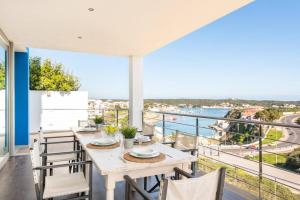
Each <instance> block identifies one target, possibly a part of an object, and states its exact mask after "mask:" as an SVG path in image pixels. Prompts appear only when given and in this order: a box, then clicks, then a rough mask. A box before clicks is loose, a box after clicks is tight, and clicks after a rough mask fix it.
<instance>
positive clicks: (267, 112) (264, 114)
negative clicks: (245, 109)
mask: <svg viewBox="0 0 300 200" xmlns="http://www.w3.org/2000/svg"><path fill="white" fill-rule="evenodd" d="M281 116H282V112H281V111H280V110H279V109H276V108H267V109H264V110H262V111H258V112H257V113H255V118H256V119H261V120H263V121H267V122H271V121H274V120H276V119H279V118H280V117H281Z"/></svg>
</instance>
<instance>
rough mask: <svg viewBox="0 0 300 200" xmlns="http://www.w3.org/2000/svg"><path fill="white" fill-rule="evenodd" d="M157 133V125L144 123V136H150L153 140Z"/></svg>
mask: <svg viewBox="0 0 300 200" xmlns="http://www.w3.org/2000/svg"><path fill="white" fill-rule="evenodd" d="M154 133H155V125H151V124H148V123H146V122H144V123H143V135H145V136H149V137H150V138H152V137H153V136H154Z"/></svg>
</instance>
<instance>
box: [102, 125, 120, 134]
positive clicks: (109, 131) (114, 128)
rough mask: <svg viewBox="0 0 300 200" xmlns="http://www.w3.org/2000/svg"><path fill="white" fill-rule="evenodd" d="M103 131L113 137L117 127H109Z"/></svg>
mask: <svg viewBox="0 0 300 200" xmlns="http://www.w3.org/2000/svg"><path fill="white" fill-rule="evenodd" d="M104 131H105V133H106V134H107V135H114V134H115V133H116V132H117V131H118V127H117V126H112V125H109V126H106V127H105V128H104Z"/></svg>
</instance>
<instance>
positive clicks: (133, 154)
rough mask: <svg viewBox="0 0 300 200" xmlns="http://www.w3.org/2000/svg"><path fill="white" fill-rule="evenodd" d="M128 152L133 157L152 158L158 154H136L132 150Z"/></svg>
mask: <svg viewBox="0 0 300 200" xmlns="http://www.w3.org/2000/svg"><path fill="white" fill-rule="evenodd" d="M129 154H130V155H131V156H133V157H136V158H154V157H157V156H159V154H160V153H159V152H157V153H155V154H152V155H147V156H146V155H138V154H135V153H133V152H129Z"/></svg>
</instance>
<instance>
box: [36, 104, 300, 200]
mask: <svg viewBox="0 0 300 200" xmlns="http://www.w3.org/2000/svg"><path fill="white" fill-rule="evenodd" d="M81 111H83V112H84V113H85V116H84V118H85V119H92V118H93V117H94V116H95V115H100V116H103V117H104V120H105V122H107V123H111V124H115V125H118V126H121V125H123V124H127V123H128V110H126V109H105V110H103V109H97V110H95V109H44V110H43V111H42V112H44V113H48V114H49V113H52V114H53V116H55V117H54V118H53V120H54V121H53V122H51V119H49V118H48V119H47V120H48V123H53V125H55V121H60V120H61V119H65V118H66V116H65V115H61V113H62V112H63V113H65V114H66V113H69V114H67V115H68V116H69V115H70V116H74V123H76V124H75V125H77V121H78V120H80V119H81V118H82V116H80V114H79V113H77V112H81ZM78 114H79V115H78ZM51 116H52V115H51ZM79 117H81V118H79ZM60 118H61V119H60ZM186 119H189V120H186ZM64 121H66V120H64ZM68 121H70V120H68ZM217 121H218V122H219V123H222V122H227V124H228V125H229V127H231V128H227V129H226V128H225V129H224V128H218V126H215V125H214V124H215V122H217ZM143 122H144V123H147V124H152V125H153V126H155V127H156V129H155V130H156V131H155V132H156V135H158V136H160V137H159V138H160V139H162V140H164V141H168V140H172V139H173V138H174V137H172V136H173V135H174V134H175V133H176V132H177V131H179V132H183V133H185V134H192V135H197V136H198V138H199V155H198V156H199V162H198V168H199V169H200V170H202V171H206V172H208V171H211V170H214V169H216V168H218V167H220V166H225V167H227V176H226V177H227V178H226V180H227V182H229V183H231V184H234V185H236V186H239V187H241V188H243V189H245V190H247V191H249V192H251V193H252V194H254V195H257V197H259V198H260V199H299V197H300V174H299V171H297V170H296V169H292V168H291V167H289V166H287V165H285V164H284V163H285V162H286V160H287V159H291V158H293V157H292V156H291V155H290V154H289V153H287V152H291V151H293V150H294V149H296V148H299V147H300V126H298V125H294V124H285V123H271V122H263V121H251V120H243V119H230V118H224V117H212V116H202V115H194V114H186V113H170V112H152V111H145V112H144V113H143ZM248 125H251V128H252V129H253V130H252V132H251V133H246V132H247V131H249V130H248V129H245V127H247V126H248ZM248 128H249V127H248ZM270 133H272V134H271V135H273V136H274V134H275V137H268V136H267V135H269V134H270ZM283 133H285V134H283ZM277 135H278V137H277ZM282 135H284V136H282ZM242 137H245V138H244V139H243V141H242V140H241V138H242ZM239 138H240V140H241V141H239ZM298 162H299V161H298Z"/></svg>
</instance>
